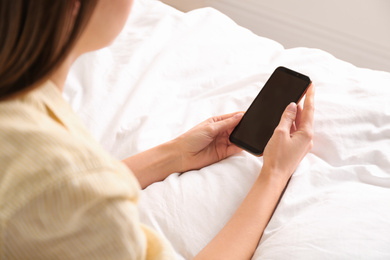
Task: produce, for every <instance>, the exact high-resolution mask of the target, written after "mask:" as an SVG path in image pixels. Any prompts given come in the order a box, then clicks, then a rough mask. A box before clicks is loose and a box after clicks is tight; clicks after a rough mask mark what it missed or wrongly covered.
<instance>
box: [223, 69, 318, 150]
mask: <svg viewBox="0 0 390 260" xmlns="http://www.w3.org/2000/svg"><path fill="white" fill-rule="evenodd" d="M277 70H281V71H283V72H285V73H288V74H290V75H293V76H295V77H298V78H300V79H302V80H305V81H307V82H308V84H307V86H306V88H305V90H304V91H303V92H302V94H301V95H300V96H299V98H298V100H296V101H292V102H295V103H296V104H299V102H300V101H301V100H302V98H303V97H304V96H305V94H306V92H307V89H308V88H309V87H310V85H311V84H312V81H311V80H310V78H309V77H308V76H306V75H304V74H301V73H299V72H296V71H294V70H291V69H289V68H286V67H283V66H279V67H277V68H276V69H275V71H274V72H273V73H272V74H271V76H272V75H273V74H274V73H275V72H276V71H277ZM271 76H270V77H269V78H271ZM268 80H269V79H268ZM268 80H267V82H268ZM267 82H266V83H265V84H264V86H263V88H264V87H265V85H266V84H267ZM263 88H262V89H261V90H260V92H259V94H258V95H257V96H256V98H257V97H258V96H259V95H260V94H261V91H262V90H263ZM256 98H255V99H254V100H253V101H252V103H251V105H250V106H249V108H248V109H247V111H248V110H250V109H251V107H252V105H253V103H254V101H255V100H256ZM244 117H245V114H244V116H243V118H244ZM241 121H242V119H241ZM241 121H240V122H239V123H238V124H237V126H236V127H235V128H234V130H233V131H232V133H231V134H230V136H229V141H230V142H231V143H233V144H234V145H236V146H238V147H240V148H242V149H244V150H245V151H247V152H249V153H251V154H253V155H255V156H257V157H260V156H262V155H263V153H264V150H263V151H260V150H258V149H257V148H255V147H253V146H251V145H250V144H247V143H245V142H244V141H242V140H239V139H237V138H235V137H234V132H235V131H236V129H238V127H239V125H240V124H241ZM264 148H265V147H264Z"/></svg>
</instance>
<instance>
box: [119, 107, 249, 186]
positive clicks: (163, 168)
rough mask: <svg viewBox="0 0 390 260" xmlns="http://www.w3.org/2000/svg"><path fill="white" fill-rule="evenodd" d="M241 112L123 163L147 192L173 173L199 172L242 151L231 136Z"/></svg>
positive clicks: (198, 127)
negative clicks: (231, 139) (232, 142)
mask: <svg viewBox="0 0 390 260" xmlns="http://www.w3.org/2000/svg"><path fill="white" fill-rule="evenodd" d="M242 115H243V113H242V112H237V113H232V114H227V115H223V116H217V117H213V118H210V119H208V120H206V121H204V122H202V123H200V124H199V125H197V126H195V127H194V128H192V129H190V130H189V131H188V132H186V133H184V134H183V135H181V136H179V137H178V138H176V139H174V140H172V141H170V142H167V143H164V144H161V145H159V146H156V147H154V148H152V149H149V150H147V151H144V152H142V153H139V154H136V155H134V156H131V157H129V158H127V159H125V160H123V162H124V163H125V164H126V165H127V166H128V167H129V168H130V170H131V171H132V172H133V173H134V175H135V176H136V177H137V179H138V181H139V183H140V184H141V187H142V188H143V189H144V188H146V187H147V186H149V185H150V184H152V183H154V182H157V181H162V180H164V179H165V178H166V177H168V176H169V175H170V174H171V173H175V172H180V173H181V172H186V171H189V170H194V169H200V168H202V167H205V166H207V165H210V164H213V163H215V162H218V161H220V160H222V159H225V158H226V157H228V156H231V155H233V154H235V153H237V152H239V151H241V149H240V148H238V147H237V146H235V145H233V144H231V143H230V141H229V135H230V133H231V132H232V131H233V129H234V127H235V126H236V125H237V124H238V122H239V121H240V119H241V117H242Z"/></svg>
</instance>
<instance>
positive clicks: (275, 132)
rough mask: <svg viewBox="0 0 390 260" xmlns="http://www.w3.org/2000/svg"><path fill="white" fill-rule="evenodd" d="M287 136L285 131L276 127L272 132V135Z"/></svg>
mask: <svg viewBox="0 0 390 260" xmlns="http://www.w3.org/2000/svg"><path fill="white" fill-rule="evenodd" d="M285 134H287V130H286V129H284V128H282V127H276V128H275V130H274V135H285Z"/></svg>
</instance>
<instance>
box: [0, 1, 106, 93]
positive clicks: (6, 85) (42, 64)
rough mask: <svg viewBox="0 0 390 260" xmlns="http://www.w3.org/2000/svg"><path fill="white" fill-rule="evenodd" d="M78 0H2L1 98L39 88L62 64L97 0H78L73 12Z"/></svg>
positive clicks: (0, 7) (0, 6)
mask: <svg viewBox="0 0 390 260" xmlns="http://www.w3.org/2000/svg"><path fill="white" fill-rule="evenodd" d="M76 1H77V0H0V39H1V40H0V100H1V99H5V98H8V97H11V96H14V95H15V94H19V93H23V92H25V91H28V90H30V89H31V88H33V87H36V85H37V84H40V83H41V82H43V81H44V80H47V78H48V76H49V75H50V73H52V72H53V71H54V70H55V69H56V68H58V66H60V65H61V63H62V62H63V61H64V59H65V58H66V56H67V55H68V53H69V51H70V50H71V49H72V47H73V46H74V44H75V42H76V41H77V39H78V37H79V36H80V35H81V33H82V31H83V30H84V28H85V26H86V25H87V23H88V21H89V18H90V17H91V15H92V13H93V10H94V8H95V6H96V3H97V1H98V0H78V1H79V2H80V8H79V11H78V13H77V14H73V13H74V11H73V9H74V6H75V4H76ZM74 16H76V17H75V18H74Z"/></svg>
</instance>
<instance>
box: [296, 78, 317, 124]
mask: <svg viewBox="0 0 390 260" xmlns="http://www.w3.org/2000/svg"><path fill="white" fill-rule="evenodd" d="M314 95H315V90H314V86H313V84H312V85H310V87H309V88H308V90H307V92H306V98H305V103H304V105H303V110H302V116H301V118H300V125H299V128H308V129H312V128H313V119H314Z"/></svg>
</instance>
